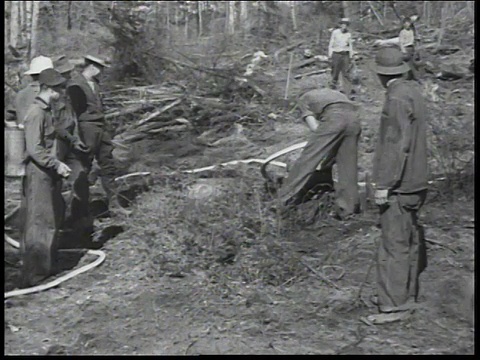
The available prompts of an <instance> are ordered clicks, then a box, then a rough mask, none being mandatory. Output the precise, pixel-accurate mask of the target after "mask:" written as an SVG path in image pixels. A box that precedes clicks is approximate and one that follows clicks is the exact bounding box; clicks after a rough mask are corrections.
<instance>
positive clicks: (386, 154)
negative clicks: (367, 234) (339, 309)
mask: <svg viewBox="0 0 480 360" xmlns="http://www.w3.org/2000/svg"><path fill="white" fill-rule="evenodd" d="M375 63H376V64H375V71H376V73H377V74H378V77H379V79H380V82H381V83H382V85H383V86H384V87H385V88H386V89H387V92H386V99H385V105H384V108H383V111H382V116H381V118H380V129H379V134H378V140H377V146H376V149H375V156H374V161H373V182H374V187H375V189H376V190H375V202H376V203H377V205H379V209H380V224H381V228H382V238H381V243H380V247H379V250H378V263H377V296H376V297H374V301H375V302H376V303H377V305H378V308H379V311H380V313H379V314H375V315H371V316H369V317H368V320H369V321H370V322H372V323H375V324H383V323H388V322H393V321H398V320H402V319H405V318H406V317H408V316H409V315H410V314H411V313H412V311H413V308H414V307H415V305H414V303H415V302H416V301H417V296H418V287H419V282H418V281H419V275H420V273H421V272H422V271H423V270H424V269H425V267H426V252H425V243H424V239H423V237H422V234H423V232H422V228H421V227H420V226H419V225H418V223H417V212H418V211H419V210H420V208H421V207H422V205H423V203H424V201H425V198H426V195H427V187H428V182H427V175H428V170H427V167H428V163H427V134H426V121H427V119H426V117H427V112H428V111H427V107H426V105H425V101H424V98H423V96H422V94H421V92H420V90H419V89H418V88H417V84H416V83H415V82H413V81H408V80H406V78H405V77H406V73H407V72H408V71H409V66H408V65H407V64H406V63H405V62H404V61H403V55H402V53H401V52H400V51H399V50H398V49H396V48H384V49H381V50H380V51H379V52H378V53H377V55H376V59H375Z"/></svg>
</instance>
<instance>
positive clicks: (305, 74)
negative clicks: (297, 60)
mask: <svg viewBox="0 0 480 360" xmlns="http://www.w3.org/2000/svg"><path fill="white" fill-rule="evenodd" d="M326 72H327V69H323V70H315V71H310V72H308V73H304V74H298V75H295V76H294V79H301V78H303V77H307V76H312V75H319V74H324V73H326Z"/></svg>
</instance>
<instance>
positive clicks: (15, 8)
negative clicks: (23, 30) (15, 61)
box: [9, 1, 20, 48]
mask: <svg viewBox="0 0 480 360" xmlns="http://www.w3.org/2000/svg"><path fill="white" fill-rule="evenodd" d="M19 17H20V1H11V7H10V41H9V42H10V45H12V46H13V47H14V48H16V47H17V45H18V38H19V36H20V19H19Z"/></svg>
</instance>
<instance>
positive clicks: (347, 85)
mask: <svg viewBox="0 0 480 360" xmlns="http://www.w3.org/2000/svg"><path fill="white" fill-rule="evenodd" d="M340 74H342V76H343V83H344V84H343V85H344V88H343V89H342V90H343V91H342V92H343V93H345V94H350V93H351V91H352V85H351V80H350V55H349V53H348V52H342V53H338V52H334V53H333V54H332V85H333V87H334V88H336V86H337V83H338V78H339V76H340Z"/></svg>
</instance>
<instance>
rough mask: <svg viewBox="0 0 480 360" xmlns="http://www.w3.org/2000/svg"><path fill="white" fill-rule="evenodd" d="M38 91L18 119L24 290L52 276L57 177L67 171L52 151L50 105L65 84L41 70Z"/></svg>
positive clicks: (59, 214) (59, 207) (58, 211)
mask: <svg viewBox="0 0 480 360" xmlns="http://www.w3.org/2000/svg"><path fill="white" fill-rule="evenodd" d="M37 81H38V84H39V86H40V89H39V92H38V94H37V96H36V97H35V99H34V100H33V103H32V104H31V105H30V106H29V107H28V110H27V112H26V115H25V117H24V119H23V120H24V121H23V123H24V127H25V145H26V151H25V177H24V179H23V191H22V207H23V208H24V209H25V218H24V221H25V223H24V229H23V231H22V235H21V236H22V241H21V251H22V260H23V265H22V285H23V286H24V287H29V286H33V285H36V284H37V283H38V282H40V281H42V280H43V279H45V278H47V277H49V276H50V275H52V273H53V267H54V264H55V260H56V252H57V247H58V235H59V233H58V232H59V230H60V228H61V225H62V221H63V211H64V204H63V199H62V177H63V178H67V177H68V176H69V175H70V168H69V167H68V166H67V165H66V164H65V163H63V162H62V161H60V160H58V159H57V157H56V156H55V152H54V150H53V147H54V140H55V136H56V135H55V127H54V122H53V114H52V111H51V104H52V103H53V102H55V101H57V100H58V99H59V98H60V94H61V93H62V92H63V89H62V86H64V85H65V82H66V79H65V78H63V77H62V76H61V75H60V74H59V73H58V72H57V71H56V70H53V69H46V70H44V71H42V72H41V73H40V74H39V76H38V78H37Z"/></svg>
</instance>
